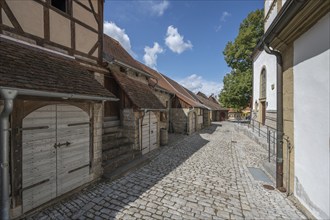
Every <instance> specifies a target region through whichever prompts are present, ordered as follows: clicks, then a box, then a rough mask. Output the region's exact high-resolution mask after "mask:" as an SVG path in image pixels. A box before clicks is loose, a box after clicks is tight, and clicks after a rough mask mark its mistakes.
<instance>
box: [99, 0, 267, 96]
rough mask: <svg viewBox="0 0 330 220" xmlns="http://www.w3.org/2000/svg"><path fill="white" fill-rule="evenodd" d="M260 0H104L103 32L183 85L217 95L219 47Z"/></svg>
mask: <svg viewBox="0 0 330 220" xmlns="http://www.w3.org/2000/svg"><path fill="white" fill-rule="evenodd" d="M263 4H264V0H214V1H208V0H205V1H197V0H190V1H183V0H176V1H169V0H145V1H137V0H130V1H129V0H126V1H125V0H121V1H119V0H116V1H114V0H105V4H104V32H105V33H106V34H108V35H109V36H111V37H113V38H114V39H116V40H118V41H119V42H120V43H121V45H122V46H123V47H124V48H125V49H126V50H127V51H128V52H129V53H130V54H131V55H132V56H133V57H134V58H135V59H136V60H138V61H140V62H142V63H144V64H146V65H148V66H150V67H152V68H154V69H156V70H157V71H159V72H161V73H163V74H165V75H167V76H168V77H170V78H172V79H174V80H175V81H177V82H179V83H180V84H182V85H183V86H185V87H186V88H188V89H190V90H191V91H193V92H195V93H197V92H198V91H201V92H203V93H205V94H206V95H211V94H214V95H218V94H219V92H220V90H221V89H222V87H223V83H222V80H223V77H224V75H225V74H226V73H228V72H230V68H229V67H228V66H227V64H226V62H225V60H224V56H223V53H222V52H223V50H224V48H225V46H226V44H227V42H228V41H233V40H234V39H235V37H236V36H237V34H238V30H239V25H240V23H241V22H242V21H243V19H244V18H245V17H246V16H247V15H248V14H249V13H250V12H252V11H254V10H256V9H261V8H263Z"/></svg>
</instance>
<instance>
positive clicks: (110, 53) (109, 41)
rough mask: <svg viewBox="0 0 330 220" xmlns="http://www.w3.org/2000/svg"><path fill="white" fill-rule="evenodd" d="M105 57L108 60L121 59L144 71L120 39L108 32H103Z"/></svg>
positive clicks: (120, 60)
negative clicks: (114, 37) (117, 39)
mask: <svg viewBox="0 0 330 220" xmlns="http://www.w3.org/2000/svg"><path fill="white" fill-rule="evenodd" d="M103 57H104V59H105V60H107V61H108V62H111V61H119V62H121V63H124V64H126V65H128V66H130V67H133V68H135V69H136V70H138V71H141V72H144V70H143V68H142V67H141V65H140V63H139V62H138V61H136V60H135V59H134V58H133V57H132V56H131V55H130V54H129V53H128V52H127V51H126V50H125V49H124V48H123V47H122V46H121V45H120V43H119V42H118V41H116V40H115V39H113V38H112V37H109V36H108V35H106V34H103Z"/></svg>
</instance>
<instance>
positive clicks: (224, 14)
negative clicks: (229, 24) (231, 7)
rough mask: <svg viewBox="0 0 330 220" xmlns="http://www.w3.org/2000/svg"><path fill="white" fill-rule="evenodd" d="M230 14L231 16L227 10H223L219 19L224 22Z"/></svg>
mask: <svg viewBox="0 0 330 220" xmlns="http://www.w3.org/2000/svg"><path fill="white" fill-rule="evenodd" d="M230 16H231V14H230V13H229V12H228V11H224V12H222V15H221V18H220V21H222V22H225V21H227V18H228V17H230Z"/></svg>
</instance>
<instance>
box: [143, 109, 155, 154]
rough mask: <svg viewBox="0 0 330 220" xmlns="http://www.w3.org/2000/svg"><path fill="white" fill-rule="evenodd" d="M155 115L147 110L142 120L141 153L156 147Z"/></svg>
mask: <svg viewBox="0 0 330 220" xmlns="http://www.w3.org/2000/svg"><path fill="white" fill-rule="evenodd" d="M157 130H158V122H157V117H156V115H155V114H154V113H153V112H147V113H146V114H145V115H144V117H143V120H142V154H146V153H148V152H150V151H152V150H154V149H156V148H157Z"/></svg>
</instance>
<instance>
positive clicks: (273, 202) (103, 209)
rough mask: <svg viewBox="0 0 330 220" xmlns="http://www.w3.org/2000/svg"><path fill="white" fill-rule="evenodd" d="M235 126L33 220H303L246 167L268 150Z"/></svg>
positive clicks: (184, 144) (215, 129) (171, 149)
mask: <svg viewBox="0 0 330 220" xmlns="http://www.w3.org/2000/svg"><path fill="white" fill-rule="evenodd" d="M233 127H234V126H233V124H231V123H228V122H226V123H222V126H220V124H215V125H212V126H211V127H209V128H208V129H204V130H202V131H201V132H199V133H196V134H193V135H191V136H186V137H185V138H184V139H182V140H180V141H178V142H176V143H175V144H174V145H173V146H168V147H166V148H165V149H162V152H161V153H160V154H159V155H158V156H157V157H156V158H154V159H153V160H152V162H151V163H150V164H147V165H145V166H144V167H142V168H140V169H138V170H136V171H134V172H132V173H129V174H128V175H126V176H124V177H122V178H121V179H118V180H116V181H114V182H107V181H101V182H99V183H97V184H94V185H92V186H90V187H88V188H86V189H85V190H83V191H82V192H80V193H77V194H75V195H74V196H71V197H70V198H68V199H65V200H63V201H62V202H60V203H57V204H55V205H53V206H51V207H49V208H47V209H45V210H42V211H40V212H39V213H35V214H34V215H33V216H30V217H29V218H28V219H304V218H305V217H304V215H303V214H302V213H300V212H299V211H298V210H297V209H296V208H295V207H294V205H293V204H292V203H291V202H290V201H289V200H288V199H287V198H286V197H285V194H283V193H280V192H279V191H277V190H267V189H265V188H264V187H263V186H262V184H263V182H259V181H256V180H255V179H253V177H252V175H251V174H250V173H249V171H248V169H247V167H257V168H258V167H260V166H261V165H260V164H261V162H262V160H265V159H266V158H267V154H266V151H265V150H264V149H263V148H261V147H260V146H258V145H256V144H255V143H254V142H252V141H251V140H250V139H248V138H247V137H246V136H244V135H242V134H240V133H237V132H235V131H234V128H233Z"/></svg>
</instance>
